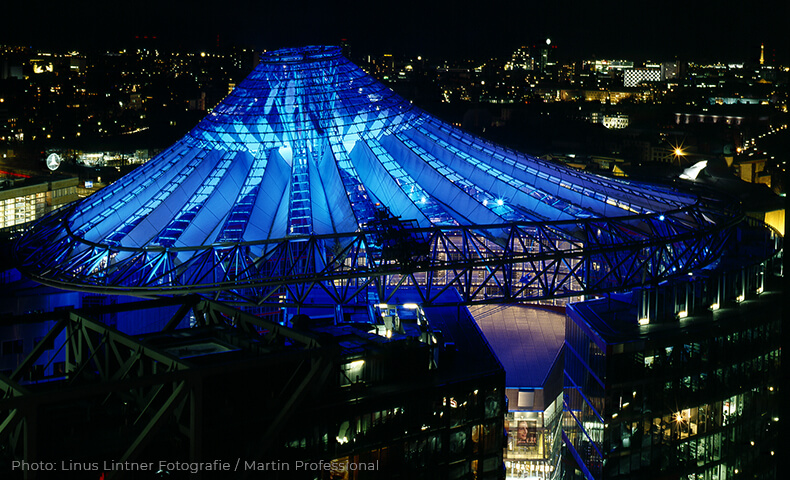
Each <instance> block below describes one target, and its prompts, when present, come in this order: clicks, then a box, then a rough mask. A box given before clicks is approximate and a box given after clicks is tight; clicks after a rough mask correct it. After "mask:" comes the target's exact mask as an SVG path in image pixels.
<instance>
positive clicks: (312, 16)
mask: <svg viewBox="0 0 790 480" xmlns="http://www.w3.org/2000/svg"><path fill="white" fill-rule="evenodd" d="M4 10H6V12H5V14H6V15H7V18H6V19H5V20H6V21H5V22H3V25H2V28H0V43H5V44H11V45H28V46H33V47H34V48H44V49H62V50H66V49H79V50H92V49H95V50H99V51H101V50H106V49H115V48H124V47H128V46H130V45H132V43H131V41H132V40H133V39H134V37H135V36H136V35H141V36H142V35H149V36H152V35H156V36H157V38H158V41H159V42H160V43H161V44H163V45H164V46H167V47H168V48H174V49H181V50H183V51H189V50H197V49H211V48H214V47H215V45H216V43H217V36H218V35H219V42H220V46H228V45H239V46H250V47H254V48H268V49H272V48H280V47H289V46H301V45H307V44H337V43H338V42H339V41H340V39H342V38H347V39H348V40H349V42H350V44H351V46H352V50H353V53H356V54H362V53H372V54H376V53H395V54H407V55H418V54H419V55H425V56H438V57H446V58H452V57H461V58H469V57H471V58H486V57H489V56H498V55H504V54H506V53H508V52H511V51H512V50H513V49H514V48H516V47H518V46H519V45H529V44H534V43H537V42H539V41H542V40H544V39H545V38H546V37H551V38H552V41H553V44H554V45H556V46H557V49H556V50H555V52H556V54H557V56H558V57H559V58H561V57H571V58H592V57H593V56H595V57H597V58H626V59H634V60H640V59H642V60H644V59H651V60H670V59H674V58H678V59H680V60H684V61H712V60H721V61H733V62H739V61H756V60H757V59H758V58H759V48H760V43H761V42H764V43H765V45H766V53H767V60H771V57H773V58H775V60H776V61H778V62H785V63H786V62H787V61H788V57H790V55H788V50H790V35H788V32H787V23H786V20H787V18H790V2H787V1H784V0H754V1H748V2H747V1H734V0H722V1H718V2H713V1H698V0H684V1H680V0H667V1H664V2H661V1H658V2H645V1H639V0H630V1H625V0H600V1H594V2H593V1H580V0H567V1H564V2H558V1H543V2H533V1H500V0H479V1H475V2H472V1H468V0H457V1H449V0H440V1H431V0H420V1H417V0H400V1H397V2H385V1H380V0H379V1H375V0H370V1H368V2H362V1H358V0H347V1H326V2H316V1H305V0H291V1H288V0H284V1H280V2H271V1H256V2H253V1H249V0H238V1H221V2H220V1H211V2H209V1H201V0H193V1H185V0H137V1H132V2H109V1H106V0H101V1H99V0H83V1H75V2H52V1H43V0H22V1H20V0H12V3H11V4H10V5H8V6H7V7H6V8H5V9H4Z"/></svg>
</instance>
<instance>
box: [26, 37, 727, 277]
mask: <svg viewBox="0 0 790 480" xmlns="http://www.w3.org/2000/svg"><path fill="white" fill-rule="evenodd" d="M698 200H699V199H698V198H697V197H696V196H694V195H688V194H684V193H680V192H678V191H675V190H672V189H668V188H663V187H657V186H652V185H645V184H639V183H632V182H627V181H617V180H614V179H609V178H604V177H600V176H596V175H591V174H587V173H583V172H579V171H575V170H571V169H568V168H565V167H563V166H560V165H555V164H551V163H548V162H544V161H541V160H538V159H535V158H532V157H529V156H527V155H524V154H521V153H518V152H514V151H512V150H509V149H506V148H503V147H500V146H497V145H494V144H491V143H489V142H487V141H484V140H482V139H480V138H477V137H475V136H473V135H470V134H467V133H465V132H463V131H461V130H459V129H457V128H454V127H452V126H450V125H448V124H446V123H444V122H442V121H439V120H437V119H436V118H434V117H432V116H431V115H429V114H427V113H425V112H423V111H421V110H420V109H418V108H416V107H414V106H413V105H412V104H411V103H410V102H409V101H407V100H404V99H403V98H401V97H399V96H398V95H396V94H395V93H394V92H392V91H391V90H390V89H388V88H387V87H385V86H384V85H382V84H381V83H379V82H378V81H376V80H375V79H373V78H372V77H371V76H370V75H368V74H366V73H365V72H364V71H363V70H362V69H360V68H359V67H357V66H356V65H354V64H352V63H351V62H350V61H349V60H347V59H346V58H344V57H343V56H342V55H341V52H340V49H339V48H337V47H322V46H317V47H306V48H299V49H285V50H279V51H275V52H270V53H266V54H264V55H263V56H262V58H261V62H260V64H259V65H258V66H257V67H256V68H255V70H254V71H253V72H252V73H251V74H250V75H249V76H248V77H247V78H246V79H245V80H244V81H243V82H241V83H240V84H239V85H238V87H236V88H235V89H234V90H233V91H232V92H231V94H230V95H229V96H228V97H227V98H226V99H225V100H224V101H222V102H221V103H220V104H219V105H217V107H216V108H214V109H213V110H212V111H211V113H210V114H209V115H208V116H206V117H205V119H204V120H203V121H201V122H200V124H198V125H197V127H195V128H194V129H193V130H191V131H190V132H189V133H187V134H186V135H185V136H184V137H183V138H182V139H181V140H180V141H178V142H176V143H175V144H174V145H172V146H171V147H170V148H168V149H167V150H166V151H164V152H162V153H161V154H159V155H158V156H156V157H155V158H154V159H152V160H151V161H149V162H148V163H146V164H145V165H143V166H141V167H139V168H138V169H136V170H135V171H134V172H132V173H131V174H129V175H126V176H125V177H123V178H122V179H120V180H119V181H117V182H115V183H114V184H112V185H110V186H108V187H106V188H104V189H102V190H100V191H99V192H97V193H96V194H94V195H92V196H90V197H89V198H87V199H85V200H83V201H81V202H79V203H78V204H76V205H74V206H71V207H69V208H67V209H64V210H62V211H60V212H58V213H56V214H54V215H51V216H49V217H47V218H45V219H43V220H42V221H41V222H40V223H39V225H37V226H36V228H35V229H34V231H33V232H31V233H30V234H29V235H28V236H27V237H26V239H25V240H24V241H22V242H21V243H20V246H18V248H17V254H18V256H19V257H20V258H21V263H22V264H24V265H26V266H27V267H26V268H27V271H28V272H32V274H33V275H34V276H36V277H37V278H39V279H46V278H48V277H58V278H61V279H63V278H68V277H69V276H73V277H74V278H75V279H76V278H77V277H80V276H81V277H82V278H83V279H82V280H75V281H74V282H75V283H84V282H85V281H86V280H85V276H86V275H88V276H91V275H94V276H96V275H98V276H97V277H96V278H94V279H93V280H90V281H87V283H94V282H99V283H106V282H109V283H111V284H120V283H123V282H130V281H132V280H130V279H131V278H133V277H134V274H133V273H132V272H134V271H135V269H138V270H139V269H149V270H150V269H154V270H156V269H157V268H159V267H156V266H155V265H153V263H156V262H158V261H160V260H152V259H151V258H150V256H148V257H146V256H143V257H141V256H140V255H139V254H140V252H144V251H145V252H150V251H154V250H156V251H163V250H166V251H168V252H172V253H171V254H169V256H168V258H167V262H172V263H173V265H177V264H178V265H180V264H184V263H185V262H189V261H191V260H190V259H191V258H192V257H191V256H194V250H190V249H195V248H200V247H206V246H212V245H226V244H235V245H239V244H245V245H251V247H250V248H249V249H248V250H247V253H245V255H249V257H250V258H252V259H255V258H261V256H263V255H265V254H266V252H267V251H268V250H267V249H266V248H265V247H260V246H256V245H260V244H261V242H264V243H265V242H272V241H276V240H279V239H286V238H294V237H299V236H321V235H344V234H349V233H353V232H359V231H361V230H364V229H365V228H367V226H368V225H370V224H371V222H374V221H375V219H376V215H377V212H381V211H382V210H384V211H387V212H388V214H389V215H391V216H392V217H400V218H402V219H404V220H410V221H413V223H414V224H415V225H416V226H418V227H423V228H431V227H449V226H475V225H497V224H511V223H514V222H573V221H576V220H580V219H591V218H615V217H623V216H635V215H636V216H638V215H648V216H650V215H658V214H660V213H661V212H679V213H676V214H673V216H672V219H674V220H675V222H676V226H678V227H679V228H681V229H683V228H688V229H697V228H698V227H699V224H700V222H703V223H705V222H708V221H710V222H711V223H712V222H714V219H710V218H708V219H707V220H706V219H705V217H704V216H701V215H696V216H695V215H691V216H690V215H689V213H688V212H687V211H686V210H684V209H686V208H688V207H690V206H693V205H695V204H696V203H698ZM662 220H663V217H662ZM558 228H563V227H558ZM568 228H570V229H578V227H577V226H574V225H571V226H570V227H568ZM629 228H631V229H634V230H635V231H636V232H637V233H639V232H640V227H639V226H638V225H636V224H632V225H631V227H629ZM641 230H642V231H641V234H644V235H653V234H655V231H656V229H655V228H652V227H651V228H644V229H641ZM676 231H677V229H675V230H673V232H676ZM488 232H489V234H490V232H491V230H488ZM146 255H147V254H146ZM162 261H164V260H162ZM124 262H125V263H124ZM112 265H116V267H112ZM118 265H124V266H123V267H119V266H118ZM113 268H114V269H115V271H114V272H115V273H113V274H110V275H109V276H108V275H107V274H108V269H110V270H112V269H113ZM196 268H197V267H196ZM56 270H57V273H53V272H54V271H56ZM99 277H102V279H101V280H98V278H99ZM122 279H123V280H122ZM162 281H163V282H169V281H172V278H171V280H162ZM67 282H71V280H68V281H67Z"/></svg>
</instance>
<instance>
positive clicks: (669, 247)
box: [18, 205, 740, 306]
mask: <svg viewBox="0 0 790 480" xmlns="http://www.w3.org/2000/svg"><path fill="white" fill-rule="evenodd" d="M67 216H68V212H67V211H66V212H63V217H64V218H67ZM711 218H713V219H716V220H717V221H716V222H711V221H710V219H711ZM739 221H740V217H738V216H735V215H733V216H726V215H723V214H722V213H721V212H720V211H716V210H712V209H709V208H705V207H704V206H702V205H695V206H693V207H688V208H685V209H683V210H677V211H671V212H666V213H662V214H652V215H635V216H631V217H623V218H616V219H584V220H580V221H573V222H570V221H566V222H554V223H519V224H500V225H487V226H475V227H460V226H456V227H430V228H402V229H400V230H398V232H397V233H392V232H388V231H382V230H381V229H377V230H367V231H363V232H358V233H354V234H345V235H341V234H333V235H323V236H315V235H314V236H304V237H296V238H290V239H285V240H281V241H267V242H259V243H238V244H221V245H212V246H205V247H200V248H194V249H189V253H190V255H188V256H187V258H188V261H185V262H178V258H179V256H180V254H181V253H182V252H183V251H184V250H186V249H185V248H182V249H175V248H172V249H168V248H162V247H149V248H146V249H141V250H135V251H132V252H126V251H124V249H123V248H121V247H110V246H107V245H98V244H94V245H91V248H90V249H83V254H82V255H80V256H76V257H71V258H70V257H68V256H66V257H65V259H64V261H63V263H61V264H58V265H56V266H53V267H52V268H50V269H49V270H48V271H47V272H46V276H43V275H42V276H39V275H37V274H36V272H35V271H34V270H33V269H30V270H27V269H25V265H22V267H21V268H23V271H25V272H26V273H27V274H28V275H30V276H31V277H33V278H35V279H37V280H38V281H40V282H42V283H47V284H51V285H54V286H60V287H67V288H68V287H73V286H74V285H79V288H80V289H82V290H86V291H96V292H104V293H124V294H133V295H134V294H136V295H150V294H152V293H154V294H164V295H168V294H169V295H179V294H190V293H213V294H214V295H215V297H216V298H218V299H219V298H221V299H222V300H224V301H234V302H241V303H247V304H258V305H265V304H272V305H277V306H288V305H293V306H299V305H303V304H304V303H305V302H306V301H307V299H308V297H310V295H311V293H312V292H313V291H314V290H316V289H319V290H320V291H322V293H323V296H324V297H325V298H327V300H328V301H329V302H330V303H329V304H328V305H336V304H341V305H342V304H351V303H359V302H361V303H365V302H367V300H368V298H369V297H368V292H369V291H374V292H375V293H376V294H377V295H378V298H379V299H380V300H382V301H387V300H388V299H389V298H390V297H391V296H392V295H393V294H394V293H395V292H396V291H397V289H398V288H399V287H401V286H411V287H417V291H418V292H419V295H420V296H421V297H422V301H423V302H424V303H425V304H436V301H437V299H438V298H439V297H440V296H441V294H442V293H443V292H444V291H445V290H447V289H448V288H455V289H457V290H458V292H459V293H460V295H461V298H462V299H463V301H464V303H467V304H474V303H500V302H513V301H529V300H542V299H549V298H561V297H573V296H579V295H589V294H593V293H600V292H606V291H612V290H623V289H628V288H630V287H634V286H638V285H643V284H649V283H653V282H660V281H663V280H665V279H668V278H671V277H676V276H681V275H685V274H686V273H688V272H689V271H692V270H697V269H701V268H704V267H705V266H707V265H708V264H710V263H711V262H713V261H714V260H716V259H717V258H718V257H719V256H720V254H721V250H722V248H723V247H724V244H725V243H726V242H727V239H728V236H729V234H730V232H731V231H732V227H733V226H734V225H735V224H736V223H738V222H739ZM61 225H62V227H61ZM49 228H51V229H58V228H65V229H66V230H68V225H67V224H66V223H65V222H63V223H59V222H51V223H50V224H49ZM43 234H46V232H44V233H43ZM72 238H73V239H74V241H75V242H77V241H79V239H77V238H76V237H72ZM393 238H394V241H391V239H393ZM18 248H19V249H25V248H37V247H36V245H30V246H27V244H25V242H24V239H23V240H22V242H21V243H20V245H19V247H18ZM254 250H260V251H264V252H266V253H265V254H264V255H263V256H260V257H255V256H254V255H252V253H251V252H252V251H254ZM41 253H42V254H43V255H47V254H48V252H41ZM124 254H126V255H125V258H124V260H122V261H118V260H116V259H118V258H121V257H124ZM84 265H91V266H92V268H84V267H83V266H84Z"/></svg>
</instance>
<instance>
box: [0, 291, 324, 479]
mask: <svg viewBox="0 0 790 480" xmlns="http://www.w3.org/2000/svg"><path fill="white" fill-rule="evenodd" d="M146 303H147V305H146ZM168 305H179V308H178V309H177V310H176V312H175V313H174V314H173V316H172V318H171V320H170V321H169V322H168V324H167V325H166V326H165V327H164V328H163V330H162V332H163V333H166V332H170V331H173V330H174V329H175V328H176V327H177V326H178V324H179V323H181V322H182V321H183V319H184V317H185V315H187V314H188V313H189V312H190V311H192V312H193V314H194V316H195V318H196V319H197V322H198V324H199V325H203V326H212V325H214V326H216V325H227V326H232V327H235V328H233V329H231V330H237V329H238V330H241V331H243V332H245V335H246V336H248V337H249V338H251V339H253V341H252V342H246V343H244V347H243V348H245V349H246V350H248V351H253V352H256V351H257V352H258V354H259V356H258V357H257V358H255V359H254V360H252V361H247V362H237V363H234V364H231V365H227V364H222V363H220V364H212V365H211V366H200V365H197V364H194V363H193V362H191V361H190V359H189V358H188V357H186V358H179V354H178V353H179V352H178V351H174V350H173V349H172V348H171V349H167V348H164V349H162V348H157V347H156V346H155V345H153V342H151V341H150V340H149V341H141V340H139V339H137V338H134V337H131V336H128V335H126V334H124V333H121V332H119V331H117V330H115V329H114V328H111V327H108V326H106V325H104V324H102V323H100V322H97V321H95V320H92V319H90V318H88V317H87V316H85V314H84V313H81V312H74V311H71V312H61V314H60V317H61V318H60V319H59V320H58V321H57V323H56V324H55V326H54V327H53V328H52V329H51V330H50V331H49V332H48V333H47V335H46V336H45V337H44V338H43V339H42V340H41V341H40V342H39V343H38V344H37V346H36V347H35V349H34V350H33V351H32V352H31V353H30V354H29V355H28V356H27V357H26V358H25V360H24V361H23V362H22V363H21V364H20V365H19V366H18V367H17V368H16V370H15V371H14V372H13V373H12V374H11V375H10V376H5V375H3V374H0V443H3V444H7V445H9V446H10V451H8V452H7V453H9V454H10V455H12V456H13V457H15V458H24V459H25V461H26V462H28V463H33V462H36V461H37V460H40V459H41V454H45V453H48V454H50V455H51V454H52V452H51V451H50V452H39V451H37V448H40V447H41V446H42V445H44V446H45V445H47V442H42V439H41V438H38V437H39V433H43V432H38V431H37V427H36V426H37V425H38V424H39V423H40V422H41V421H42V418H41V417H42V416H45V415H48V414H51V413H50V412H51V411H52V409H57V408H58V406H59V405H61V404H66V403H68V402H73V401H75V400H76V399H79V401H80V402H88V403H90V402H92V403H94V404H96V405H97V407H100V408H101V409H103V410H104V411H107V412H116V415H115V417H113V418H116V417H117V418H122V419H126V420H125V421H126V422H128V423H126V424H125V425H124V427H123V428H122V429H121V432H122V434H121V435H119V438H117V439H115V440H114V441H117V443H118V447H119V449H120V451H121V452H122V454H121V455H120V456H119V457H117V458H116V459H115V460H114V461H117V462H121V463H123V462H126V461H134V460H135V459H138V458H139V456H140V455H141V452H143V451H144V450H145V448H146V445H149V444H150V443H151V442H152V441H155V439H156V436H157V432H158V431H159V430H160V429H162V428H170V429H172V428H173V425H175V428H176V431H177V432H180V435H182V438H183V440H184V442H185V443H187V444H188V445H189V452H190V459H191V460H196V459H200V458H201V455H202V454H203V453H205V452H203V453H201V452H200V451H199V449H200V446H201V445H202V441H203V438H202V435H203V432H202V428H203V427H202V424H203V422H202V417H203V415H204V413H205V412H204V411H203V408H204V407H203V406H202V403H201V402H202V400H201V399H202V398H203V393H202V392H201V388H202V382H201V379H202V378H206V376H207V375H208V376H210V375H223V374H226V373H227V374H230V373H232V372H234V371H236V370H240V369H250V368H263V369H265V368H267V366H269V367H271V365H270V364H280V365H282V363H283V355H286V354H287V355H290V356H291V357H292V363H293V364H294V368H293V372H292V373H291V374H288V375H290V379H291V380H289V381H287V382H285V383H284V386H282V389H281V390H278V391H274V392H273V393H272V394H273V395H274V398H275V403H274V404H275V405H278V408H277V410H276V411H275V412H274V415H273V417H272V418H271V421H270V422H269V423H268V425H267V431H266V432H265V433H266V434H265V435H263V436H262V437H261V441H260V445H258V446H257V448H256V450H257V452H259V453H261V454H262V452H265V451H266V449H267V447H268V444H267V442H268V441H270V440H271V439H273V438H276V433H277V432H278V431H279V429H280V428H282V427H283V425H284V424H285V422H286V420H287V419H288V418H289V415H291V414H292V413H293V412H294V409H295V408H297V407H298V405H299V401H300V399H301V398H302V397H303V394H304V393H305V391H306V390H307V389H308V388H315V387H316V386H317V385H321V384H322V383H323V382H325V381H326V380H327V378H329V374H330V373H331V371H332V368H333V365H334V363H333V361H334V360H332V357H331V355H330V352H324V353H323V354H322V353H318V354H314V353H311V352H320V351H321V349H322V346H321V344H320V343H319V341H318V340H317V339H316V337H315V336H312V335H310V334H306V333H302V332H298V331H295V330H293V329H290V328H286V327H283V326H281V325H279V324H277V323H275V322H270V321H267V320H265V319H261V318H258V317H256V316H254V315H250V314H247V313H245V312H242V311H239V310H236V309H234V308H232V307H229V306H227V305H222V304H219V303H215V302H211V301H207V300H205V299H203V298H201V297H197V296H190V297H182V298H180V299H177V300H165V301H163V300H157V301H149V302H142V304H141V302H137V303H132V304H125V305H122V306H116V307H110V309H115V310H132V309H139V308H143V307H151V308H159V307H162V306H168ZM105 310H106V309H105ZM50 315H52V316H57V315H58V313H53V314H50ZM215 334H216V335H219V334H221V332H220V331H218V330H215ZM234 335H235V334H234ZM59 338H60V340H59ZM286 347H290V348H286ZM294 347H295V348H294ZM53 348H56V349H57V351H58V352H61V351H63V352H65V359H66V362H65V371H63V372H62V373H60V374H56V377H55V378H31V376H30V372H31V367H32V366H33V365H34V364H41V363H42V359H44V358H45V357H43V356H42V354H43V353H44V352H45V351H46V350H47V349H53ZM284 349H285V351H286V352H287V353H285V354H284V353H282V352H283V350H284ZM271 352H280V354H279V355H266V354H268V353H271ZM57 356H58V355H53V356H52V358H55V357H57ZM182 356H183V355H182ZM278 362H279V363H278ZM47 366H48V365H45V367H44V368H45V369H46V368H47ZM117 412H120V413H117ZM64 420H65V419H63V418H60V419H58V421H64ZM166 425H169V426H167V427H165V426H166ZM109 427H110V426H108V428H109ZM56 448H57V450H58V451H59V452H61V453H64V452H65V453H67V450H68V446H66V445H57V446H56ZM84 453H85V452H81V454H84ZM74 458H77V457H76V456H75V457H74ZM36 473H37V472H36V471H32V470H29V469H28V470H26V471H25V475H26V478H27V477H31V476H35V475H36ZM118 475H120V476H123V472H119V471H113V472H110V473H109V478H117V476H118Z"/></svg>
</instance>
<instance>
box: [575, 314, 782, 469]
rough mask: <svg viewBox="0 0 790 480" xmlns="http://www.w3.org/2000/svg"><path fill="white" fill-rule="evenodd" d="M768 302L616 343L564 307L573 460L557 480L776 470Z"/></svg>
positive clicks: (775, 364) (774, 344) (773, 350)
mask: <svg viewBox="0 0 790 480" xmlns="http://www.w3.org/2000/svg"><path fill="white" fill-rule="evenodd" d="M774 301H776V300H774ZM593 302H599V303H600V302H601V301H600V300H596V301H593ZM775 307H776V306H775V305H774V309H770V308H768V309H765V308H764V307H762V308H763V310H760V308H761V307H760V306H753V305H750V306H749V307H740V308H741V311H740V312H738V311H735V312H730V313H731V314H730V315H729V316H727V315H722V316H720V317H718V318H716V319H715V321H714V320H713V319H711V318H707V319H695V320H693V321H691V322H688V324H685V325H683V326H681V325H680V324H675V325H662V326H663V327H665V328H664V333H662V334H658V333H656V334H653V335H649V334H648V335H642V336H635V337H633V338H630V339H628V340H627V341H619V342H618V341H612V340H611V339H609V340H608V341H605V340H604V338H603V336H602V335H601V334H600V333H599V332H598V331H597V330H596V329H595V328H592V327H591V325H590V324H589V323H588V319H589V318H588V317H587V316H586V315H580V314H579V312H578V311H577V310H574V309H569V316H568V319H567V324H566V327H567V330H566V335H567V337H566V338H567V339H566V349H567V351H566V356H565V358H566V363H565V366H566V372H565V374H566V392H565V402H566V417H565V419H564V425H565V428H564V430H565V434H566V436H567V446H568V453H569V456H572V457H575V459H576V461H577V462H578V463H579V465H577V466H576V468H575V472H576V473H575V474H574V473H573V470H574V468H571V469H569V470H568V472H566V473H567V475H566V478H584V477H585V476H586V477H587V478H595V479H599V478H623V479H626V478H658V477H662V476H672V477H673V478H678V477H680V476H682V477H683V478H689V479H698V480H724V479H729V478H745V477H740V476H739V477H735V475H737V474H738V473H739V472H740V473H741V474H746V475H748V478H776V475H777V472H776V466H777V462H776V458H777V457H776V456H775V455H776V454H777V453H778V451H777V449H778V427H777V422H778V416H779V410H778V408H777V407H778V389H777V388H775V386H777V385H778V382H779V375H780V359H781V346H780V338H781V328H782V327H781V318H780V317H779V316H777V315H776V314H771V312H774V313H775V312H776V311H777V310H776V308H775ZM746 308H749V309H748V310H745V309H746ZM778 311H781V310H778ZM602 312H603V313H601V311H599V312H598V313H599V314H600V315H606V313H605V312H606V311H605V309H603V310H602ZM582 464H583V467H582V466H581V465H582ZM585 469H586V471H585Z"/></svg>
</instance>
